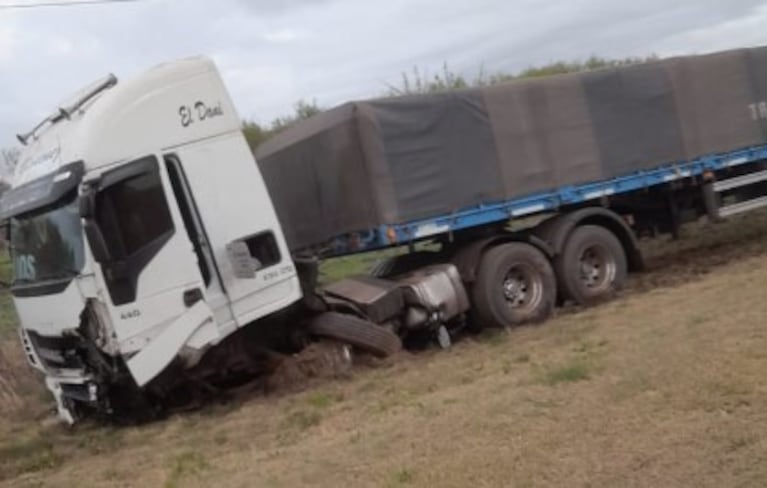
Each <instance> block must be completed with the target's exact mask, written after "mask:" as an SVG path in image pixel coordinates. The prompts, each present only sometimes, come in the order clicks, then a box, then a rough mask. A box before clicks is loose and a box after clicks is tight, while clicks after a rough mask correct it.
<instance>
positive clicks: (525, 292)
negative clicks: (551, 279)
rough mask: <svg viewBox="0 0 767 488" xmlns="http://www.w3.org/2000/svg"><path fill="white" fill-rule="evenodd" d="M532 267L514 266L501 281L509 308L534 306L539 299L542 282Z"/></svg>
mask: <svg viewBox="0 0 767 488" xmlns="http://www.w3.org/2000/svg"><path fill="white" fill-rule="evenodd" d="M537 277H538V275H537V274H536V273H535V272H534V270H532V269H527V268H525V267H524V266H518V267H514V268H512V269H511V270H509V272H508V273H507V274H506V277H505V279H504V281H503V285H502V286H503V296H504V298H505V299H506V302H507V304H508V305H509V306H510V307H511V308H529V307H535V306H536V305H537V303H538V301H539V300H540V296H541V293H542V286H543V285H542V284H541V283H540V279H536V278H537Z"/></svg>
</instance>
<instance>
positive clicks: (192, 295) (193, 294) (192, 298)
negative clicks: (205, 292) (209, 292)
mask: <svg viewBox="0 0 767 488" xmlns="http://www.w3.org/2000/svg"><path fill="white" fill-rule="evenodd" d="M200 300H202V290H200V289H199V288H195V289H193V290H187V291H185V292H184V305H186V306H187V307H191V306H192V305H194V304H195V303H197V302H199V301H200Z"/></svg>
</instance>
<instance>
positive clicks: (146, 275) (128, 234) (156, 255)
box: [81, 156, 216, 385]
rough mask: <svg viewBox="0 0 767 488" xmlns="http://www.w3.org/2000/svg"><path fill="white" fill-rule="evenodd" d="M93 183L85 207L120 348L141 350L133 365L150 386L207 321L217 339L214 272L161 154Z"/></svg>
mask: <svg viewBox="0 0 767 488" xmlns="http://www.w3.org/2000/svg"><path fill="white" fill-rule="evenodd" d="M94 186H95V187H94ZM89 188H90V189H89V190H87V191H86V192H84V202H85V203H84V204H83V205H82V206H81V209H83V210H82V212H81V213H82V214H83V217H84V223H85V231H86V234H87V236H88V241H89V243H90V245H91V250H92V252H93V255H94V258H95V259H96V261H98V262H99V263H100V264H101V269H102V276H103V282H104V285H105V286H104V287H105V288H106V291H107V293H106V294H107V295H108V297H104V299H105V301H107V302H108V305H109V309H110V312H111V315H112V322H113V324H114V329H115V334H116V335H117V340H118V342H119V343H120V349H121V351H123V353H126V352H131V351H134V352H138V354H136V355H135V356H134V357H132V358H131V360H129V361H128V367H129V369H131V372H132V373H133V375H134V377H135V379H136V381H137V382H138V383H139V385H143V384H144V383H146V382H148V381H149V380H151V379H152V378H153V377H154V376H155V375H156V374H158V373H159V372H161V371H162V370H163V369H164V368H165V367H166V366H167V365H168V364H169V363H170V361H172V360H173V359H174V358H175V357H176V354H177V353H178V351H179V350H180V349H181V347H182V346H183V345H184V344H185V343H186V341H187V340H188V339H190V338H191V337H192V336H193V335H194V334H195V333H197V332H198V331H200V330H201V329H202V328H203V327H207V328H208V329H210V328H212V329H213V331H214V332H213V338H215V335H216V334H215V322H214V319H213V311H212V310H211V308H210V306H209V305H208V304H207V302H206V301H205V298H206V297H205V292H206V289H207V286H208V285H206V281H208V282H210V277H206V276H204V273H203V270H204V269H205V268H204V267H201V266H200V263H198V257H197V253H196V252H195V247H194V246H193V244H192V241H191V239H190V237H189V235H188V233H187V229H186V225H185V223H184V218H183V217H182V215H181V211H180V209H179V205H178V203H177V202H176V200H175V198H174V194H173V193H174V192H173V185H172V184H171V181H170V177H169V175H168V171H167V169H166V168H165V166H164V165H163V164H161V163H160V159H159V158H158V157H156V156H147V157H144V158H141V159H138V160H136V161H133V162H131V163H128V164H127V165H123V166H121V167H120V168H118V169H115V170H112V171H109V172H107V173H105V174H103V175H102V176H101V178H100V179H99V180H98V181H97V182H95V183H94V184H93V185H92V186H91V187H89ZM208 335H210V334H208Z"/></svg>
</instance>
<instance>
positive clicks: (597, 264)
mask: <svg viewBox="0 0 767 488" xmlns="http://www.w3.org/2000/svg"><path fill="white" fill-rule="evenodd" d="M578 267H579V276H580V279H581V283H583V285H584V286H585V287H586V288H589V289H590V290H593V291H604V290H606V289H608V288H609V287H610V286H611V285H612V283H613V281H614V280H615V275H616V272H617V269H618V265H617V263H616V262H615V257H614V256H613V255H612V253H610V251H609V250H608V249H607V248H606V247H605V246H603V245H601V244H592V245H590V246H587V247H586V248H584V249H583V252H581V255H580V259H578Z"/></svg>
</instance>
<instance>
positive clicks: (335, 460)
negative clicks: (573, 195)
mask: <svg viewBox="0 0 767 488" xmlns="http://www.w3.org/2000/svg"><path fill="white" fill-rule="evenodd" d="M759 218H760V219H762V220H764V216H761V217H759ZM739 222H741V223H742V221H735V222H734V223H733V224H728V226H721V227H719V226H717V227H716V228H713V229H712V228H708V227H703V228H701V229H698V232H699V233H698V234H697V235H696V237H695V238H694V239H687V240H684V241H681V242H679V243H674V245H673V246H666V247H664V248H660V247H658V248H657V249H658V250H660V249H664V250H666V252H671V256H672V257H669V255H668V254H665V255H664V254H661V253H660V252H657V251H656V250H654V249H650V256H651V258H652V260H651V263H650V264H651V267H650V268H651V269H650V271H649V272H648V273H647V274H644V275H641V276H639V277H637V278H635V279H634V280H633V281H632V283H631V285H630V286H629V289H628V290H627V291H626V292H625V293H624V294H623V295H622V296H621V297H619V298H618V299H617V300H616V301H614V302H612V303H609V304H606V305H603V306H600V307H597V308H594V309H588V310H569V311H568V310H566V311H563V312H562V313H560V314H559V317H557V318H555V319H553V320H551V321H549V322H547V323H546V324H545V325H542V326H540V327H528V328H522V329H519V330H516V331H514V332H512V333H503V332H501V333H498V332H496V333H489V334H486V335H483V336H480V337H478V338H476V339H471V340H464V341H462V342H460V343H459V344H457V345H456V346H455V347H454V348H453V349H452V350H451V351H450V352H446V353H445V352H438V351H428V352H426V353H424V354H418V355H415V356H411V355H408V354H403V355H402V357H401V358H398V361H395V362H393V363H387V364H384V365H382V366H380V367H378V368H372V369H371V368H365V369H359V370H357V371H355V372H353V374H351V375H350V376H349V377H345V378H342V379H337V380H328V381H324V382H321V383H319V384H318V385H316V386H314V387H312V388H310V389H309V390H307V391H304V392H302V393H297V394H289V395H281V396H272V397H268V398H262V397H253V398H250V399H249V400H248V401H241V402H235V403H232V404H229V405H223V406H212V407H209V408H206V409H204V410H202V411H198V412H194V413H190V414H184V415H179V416H176V417H173V418H171V419H169V420H168V421H165V422H161V423H156V424H153V425H149V426H145V427H141V428H123V429H110V428H104V427H97V426H82V427H79V428H78V429H76V430H74V431H68V430H66V429H61V428H53V427H44V426H42V425H41V424H40V423H39V421H38V422H32V421H25V422H16V423H13V422H9V421H5V420H3V421H0V484H2V483H6V484H7V485H8V486H72V485H83V486H85V485H87V486H169V487H174V486H259V487H260V486H264V487H293V486H380V487H410V486H445V487H464V486H480V487H481V486H520V487H526V486H568V487H569V486H695V487H698V486H716V487H719V486H764V485H765V484H767V375H765V373H764V372H765V370H766V369H767V328H765V317H767V300H765V296H767V280H766V279H765V276H767V236H765V230H767V221H765V222H763V221H759V222H758V227H757V226H754V227H748V228H742V226H740V225H739ZM738 240H740V241H741V242H740V243H739V245H737V246H736V245H735V242H736V241H738ZM728 243H729V244H728ZM657 285H661V287H660V288H658V287H657Z"/></svg>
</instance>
